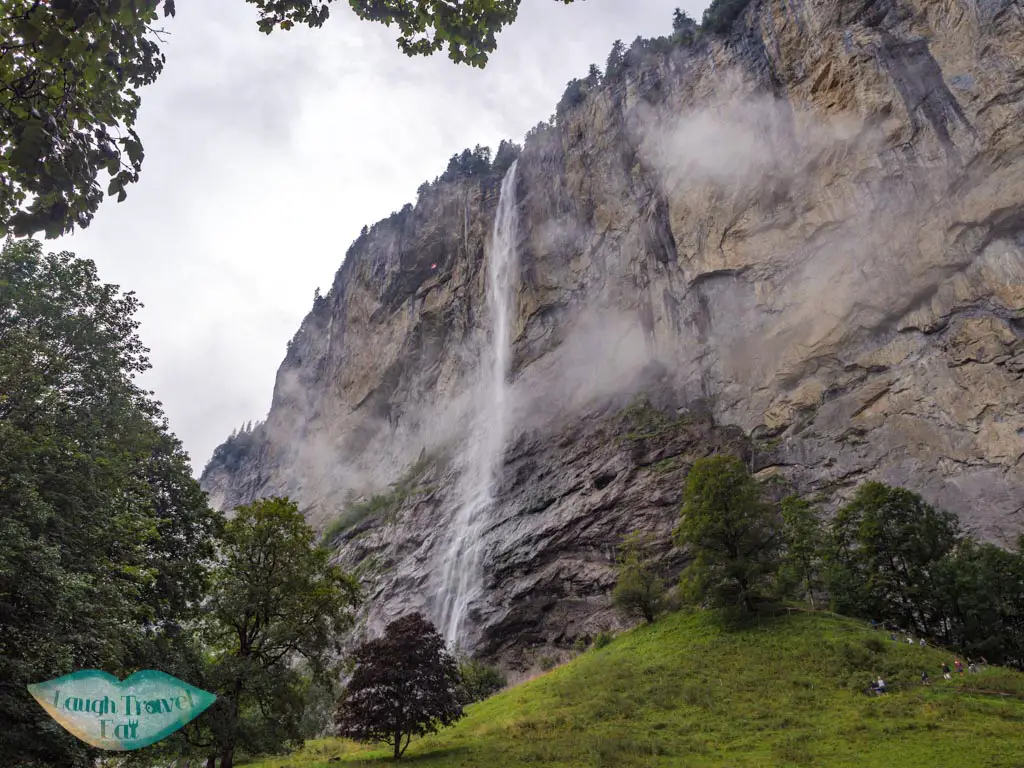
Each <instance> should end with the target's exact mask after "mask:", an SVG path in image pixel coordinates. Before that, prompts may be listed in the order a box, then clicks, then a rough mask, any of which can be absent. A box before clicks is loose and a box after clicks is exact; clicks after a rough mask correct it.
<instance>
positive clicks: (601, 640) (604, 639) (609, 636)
mask: <svg viewBox="0 0 1024 768" xmlns="http://www.w3.org/2000/svg"><path fill="white" fill-rule="evenodd" d="M614 639H615V634H614V633H612V632H609V631H608V630H607V629H602V630H601V631H600V632H598V633H597V637H595V638H594V648H596V649H597V650H600V649H601V648H604V647H605V646H606V645H608V644H610V643H611V641H612V640H614Z"/></svg>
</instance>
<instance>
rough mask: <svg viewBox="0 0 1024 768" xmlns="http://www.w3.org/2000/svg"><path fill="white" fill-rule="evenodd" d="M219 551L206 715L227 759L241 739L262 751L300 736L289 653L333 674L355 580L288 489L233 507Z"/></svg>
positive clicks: (226, 763)
mask: <svg viewBox="0 0 1024 768" xmlns="http://www.w3.org/2000/svg"><path fill="white" fill-rule="evenodd" d="M220 558H221V559H220V562H219V564H218V567H217V569H216V571H215V573H214V577H213V584H212V588H211V593H210V599H209V602H208V604H207V605H206V606H205V611H206V615H207V617H208V621H207V627H206V630H207V631H206V635H207V638H208V647H209V649H210V650H211V652H212V659H213V663H212V668H211V669H210V671H209V672H208V676H209V679H210V680H211V681H213V683H214V684H215V686H216V691H217V693H218V695H219V698H218V701H217V702H216V703H215V704H214V706H213V707H211V708H210V710H209V713H210V718H209V723H210V728H211V729H212V731H213V745H212V748H214V749H215V750H216V752H217V753H218V754H219V755H220V768H231V766H232V765H233V764H234V756H235V750H236V749H237V747H238V746H239V745H243V744H244V745H245V747H246V749H247V751H250V752H253V753H260V752H268V751H272V750H275V749H279V748H281V747H283V746H287V745H289V744H291V743H297V742H298V741H300V740H301V738H302V715H303V702H302V698H301V696H300V693H301V691H302V690H303V688H304V687H305V686H306V685H307V683H306V681H304V679H303V676H302V674H301V670H300V669H299V668H298V667H297V666H296V664H295V662H296V661H299V660H302V661H304V662H305V664H306V666H307V667H308V669H309V670H310V672H311V674H312V675H313V679H314V680H318V679H326V678H327V677H328V676H329V674H330V672H331V668H330V663H331V658H332V653H337V652H338V651H340V642H341V635H342V632H343V631H344V630H345V629H346V628H348V627H349V626H350V624H351V621H352V608H353V607H354V606H355V605H356V604H357V602H358V599H359V597H358V596H359V590H358V585H357V583H356V582H355V580H354V579H353V578H352V577H350V576H348V575H346V574H344V573H343V572H342V571H341V570H340V569H339V568H338V567H337V566H333V565H331V564H330V562H329V559H330V553H329V552H328V551H327V550H326V549H325V548H323V547H320V546H317V544H316V534H315V532H314V531H313V529H312V528H311V527H310V526H309V525H308V524H307V523H306V521H305V518H304V517H303V516H302V513H301V512H299V510H298V507H297V506H296V505H295V503H294V502H291V501H289V500H288V499H285V498H271V499H262V500H260V501H257V502H254V503H252V504H249V505H246V506H242V507H238V508H237V509H236V510H235V515H234V517H233V518H232V519H231V520H230V521H228V522H227V523H226V524H225V526H224V533H223V536H222V539H221V544H220Z"/></svg>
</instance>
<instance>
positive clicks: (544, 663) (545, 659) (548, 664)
mask: <svg viewBox="0 0 1024 768" xmlns="http://www.w3.org/2000/svg"><path fill="white" fill-rule="evenodd" d="M556 663H557V662H556V661H555V658H554V657H553V656H541V657H540V668H541V669H542V670H544V671H545V672H550V671H551V670H552V669H554V668H555V664H556Z"/></svg>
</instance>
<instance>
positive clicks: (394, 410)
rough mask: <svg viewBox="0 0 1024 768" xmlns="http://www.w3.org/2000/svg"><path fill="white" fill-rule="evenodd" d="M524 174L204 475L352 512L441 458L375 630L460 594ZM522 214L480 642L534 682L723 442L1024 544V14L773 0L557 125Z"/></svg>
mask: <svg viewBox="0 0 1024 768" xmlns="http://www.w3.org/2000/svg"><path fill="white" fill-rule="evenodd" d="M499 185H500V175H498V174H495V175H492V176H489V177H486V178H484V179H482V180H481V179H466V180H463V181H459V182H450V183H444V184H441V185H440V186H438V187H435V188H432V189H430V190H428V191H427V192H425V193H424V194H423V195H422V196H421V199H420V200H419V202H418V203H417V205H416V206H415V208H408V207H407V209H405V210H404V211H403V212H401V213H399V214H396V215H394V216H393V217H392V218H391V219H389V220H387V221H384V222H381V223H379V224H378V225H376V226H375V227H373V228H372V229H371V230H370V232H369V233H368V234H366V235H365V236H363V237H361V238H360V239H359V240H357V241H356V243H354V244H353V246H352V248H351V249H350V251H349V253H348V255H347V257H346V259H345V261H344V263H343V265H342V267H341V269H340V270H339V272H338V275H337V278H336V280H335V283H334V286H333V287H332V289H331V291H330V292H329V294H328V295H327V296H326V297H325V298H324V299H322V300H320V301H318V302H317V304H316V306H315V307H314V308H313V311H312V312H311V313H310V314H309V315H308V316H307V318H306V320H305V321H304V322H303V325H302V328H301V329H300V331H299V333H298V334H297V336H296V338H295V340H294V341H293V343H292V345H291V346H290V349H289V351H288V354H287V356H286V357H285V360H284V363H283V364H282V366H281V369H280V371H279V373H278V379H277V385H276V389H275V394H274V400H273V406H272V408H271V411H270V414H269V417H268V420H267V421H266V422H265V423H264V424H262V425H260V426H259V427H258V428H257V429H256V430H255V431H254V432H253V433H251V434H250V435H247V436H245V440H244V441H242V442H241V443H237V444H235V445H229V446H225V447H224V448H223V449H222V450H221V451H220V452H219V455H218V456H217V457H215V460H214V461H213V462H211V464H210V466H209V467H208V468H207V470H206V472H205V473H204V475H203V479H202V482H203V486H204V488H206V489H207V490H208V491H210V493H211V498H212V499H213V500H214V501H215V502H216V503H218V504H220V505H221V506H224V507H231V506H233V505H235V504H238V503H242V502H247V501H250V500H252V499H253V498H257V497H260V496H265V495H270V494H274V493H287V494H289V495H291V496H293V497H294V498H296V499H298V500H299V501H300V504H301V505H302V506H303V508H304V509H306V510H308V513H309V515H310V517H311V519H313V520H315V521H317V522H325V521H327V520H330V519H331V518H333V517H335V516H337V515H339V514H341V513H342V512H343V510H345V509H346V508H347V509H349V510H351V509H353V507H352V506H351V502H352V500H353V499H354V498H356V497H358V496H360V495H370V494H372V493H374V492H375V489H378V490H379V489H380V488H383V487H384V486H386V484H387V483H389V482H393V481H395V480H396V479H398V478H400V477H402V476H403V474H407V468H408V467H409V465H411V464H412V463H413V462H414V461H416V459H417V458H422V459H423V461H420V462H419V463H418V464H417V465H416V467H415V469H414V471H413V472H412V473H411V474H407V476H406V477H405V478H404V479H403V480H402V481H401V482H400V483H399V485H398V486H397V488H398V490H397V491H395V492H392V494H391V496H390V497H388V498H387V499H385V500H383V501H382V502H381V504H378V505H377V509H376V511H375V512H374V514H370V515H368V516H366V517H364V518H363V519H361V520H359V521H358V523H357V524H355V525H354V526H353V527H350V528H349V529H348V531H347V532H346V533H345V534H343V536H342V544H341V546H340V550H339V552H340V554H339V557H340V558H341V559H342V560H343V561H344V562H346V563H347V564H349V565H351V566H353V567H356V566H358V567H359V568H360V569H361V573H362V574H363V575H364V578H365V580H366V583H367V585H368V589H369V593H370V595H371V597H372V598H373V602H372V607H371V608H370V609H369V612H368V615H367V620H368V625H369V626H370V627H371V628H376V627H378V626H380V624H381V622H382V621H384V620H385V619H386V618H387V617H389V616H391V615H393V614H394V613H395V612H397V611H401V610H404V609H406V608H410V607H420V608H425V609H427V610H428V611H429V610H432V609H433V603H432V600H433V599H434V595H435V593H436V589H437V575H436V574H437V571H438V558H439V556H440V555H439V553H440V552H441V551H443V545H444V542H445V540H446V539H445V537H446V524H447V522H448V521H449V520H450V519H451V517H452V515H453V514H454V511H455V507H456V506H457V504H458V499H457V498H455V497H454V491H453V490H452V489H453V488H454V487H455V483H454V479H455V478H456V477H457V475H458V473H459V471H460V468H461V467H462V466H463V463H464V462H463V460H464V458H465V457H464V455H463V454H464V453H465V450H464V449H463V446H464V442H463V440H464V438H463V435H464V434H465V427H466V424H467V420H468V419H470V418H472V416H473V414H475V413H479V411H480V407H481V404H480V403H479V401H478V400H477V398H476V396H475V395H474V392H475V390H474V386H473V385H474V382H475V380H476V378H477V377H478V374H479V365H478V362H479V355H480V351H481V349H482V347H483V345H484V344H485V343H486V340H487V329H488V327H489V325H488V317H487V307H486V302H485V273H486V263H487V259H488V258H489V253H488V249H489V234H490V231H491V228H492V225H493V219H494V211H495V207H496V205H497V196H498V190H499ZM516 199H517V202H518V211H519V217H520V230H519V231H520V242H519V249H518V250H519V255H520V260H521V276H520V277H521V280H520V287H519V291H518V294H517V300H516V307H517V312H516V322H515V328H514V335H515V342H514V353H515V356H514V366H513V368H514V395H515V397H514V406H515V407H514V413H515V418H514V419H513V422H514V424H515V428H514V430H513V434H512V436H511V439H510V442H509V445H508V446H507V451H506V454H505V466H504V472H503V476H502V480H501V482H500V483H499V499H498V504H497V508H496V509H495V511H494V514H493V516H492V519H491V521H490V524H489V526H488V528H487V530H486V531H485V534H484V558H483V573H484V577H483V578H484V585H485V593H484V595H483V597H482V599H480V600H478V601H477V602H476V604H475V605H474V610H473V612H472V613H471V619H472V621H471V625H472V626H471V629H470V631H469V633H468V634H467V637H466V639H465V644H466V645H468V646H470V647H473V648H477V649H479V650H480V651H482V652H484V653H486V654H489V655H494V656H501V657H503V658H505V659H507V660H510V661H514V660H516V659H518V660H519V661H520V662H521V663H522V665H524V666H529V665H530V663H531V658H532V657H531V651H530V650H529V649H530V647H531V646H533V645H539V646H545V647H547V648H549V649H550V648H551V647H558V646H562V647H565V646H567V645H568V644H570V643H571V642H572V640H573V639H574V638H575V637H577V636H579V635H581V634H586V633H592V632H593V631H595V630H596V629H597V628H599V627H601V626H604V625H608V624H610V623H612V622H613V621H614V619H613V617H612V615H611V613H610V611H609V610H608V600H607V590H608V588H609V586H610V582H611V562H612V561H611V551H612V548H613V547H614V545H615V543H616V542H617V541H618V537H619V536H620V535H621V534H623V533H625V532H627V531H629V530H632V529H634V528H645V529H648V530H652V531H657V532H661V533H666V532H667V531H668V530H669V529H670V528H671V526H672V524H673V522H674V520H675V518H676V516H677V514H678V505H679V502H680V488H681V484H682V480H683V477H684V475H685V470H686V467H687V466H688V464H689V463H690V462H691V461H692V459H693V458H694V457H695V456H697V455H701V454H704V453H708V452H710V451H712V450H715V449H726V450H733V451H736V452H738V453H740V454H741V455H743V456H745V457H746V458H748V459H749V461H750V462H751V464H752V465H753V466H754V468H755V469H756V470H758V471H760V472H763V473H765V474H768V475H775V476H777V477H778V479H779V481H780V482H781V483H783V484H787V485H789V486H790V487H793V486H795V487H796V488H798V489H799V490H801V491H803V492H815V491H820V492H823V493H825V494H826V495H827V496H828V497H829V498H831V499H834V500H837V501H838V500H840V499H841V498H842V497H843V495H844V494H846V493H848V492H849V491H850V490H851V489H852V488H853V487H855V486H856V485H857V484H858V483H860V482H861V481H863V480H866V479H879V480H883V481H886V482H890V483H894V484H899V485H904V486H906V487H909V488H912V489H915V490H918V491H919V492H921V493H922V494H923V495H924V496H925V497H926V498H927V499H928V500H929V501H931V502H933V503H935V504H938V505H942V506H944V507H946V508H949V509H952V510H955V511H956V512H958V513H959V514H960V515H961V516H962V518H963V519H964V521H965V522H966V523H967V524H968V525H970V526H973V527H974V528H976V530H978V531H979V532H980V533H981V534H982V535H986V536H998V535H1000V534H1001V533H1012V532H1016V531H1020V530H1021V529H1022V528H1024V466H1022V458H1024V402H1022V401H1024V10H1022V6H1021V5H1020V4H1019V3H1018V2H1015V1H1014V0H867V1H866V2H860V3H848V2H841V1H840V0H764V1H763V2H754V3H752V4H751V6H750V7H748V9H747V10H746V11H745V13H744V15H743V16H742V18H741V19H740V21H739V22H738V23H737V25H736V27H735V28H734V30H733V32H732V34H731V35H730V36H729V37H728V38H721V39H719V38H716V39H711V40H704V41H701V42H698V43H697V44H696V45H694V46H691V47H689V48H685V49H682V48H677V49H675V50H673V51H671V52H668V53H661V54H653V55H650V56H647V57H645V58H644V59H643V60H642V61H634V62H633V64H632V66H631V67H630V68H629V69H628V70H627V72H626V73H625V75H624V76H623V77H621V78H618V79H616V81H615V82H612V83H607V84H605V85H604V86H603V87H602V88H600V89H599V90H597V92H596V93H591V94H590V95H589V96H588V98H587V99H586V101H585V102H584V103H583V104H582V105H580V106H578V107H576V108H575V109H574V110H573V111H572V112H571V113H569V114H568V115H567V116H566V117H564V118H562V119H561V120H560V121H559V125H558V127H557V128H550V129H543V130H540V131H538V132H536V133H534V134H533V135H532V136H531V137H530V138H529V139H528V141H527V142H526V145H525V147H524V150H523V153H522V156H521V158H520V161H519V166H518V172H517V185H516ZM638 393H641V394H644V393H645V394H646V395H648V397H649V405H647V406H643V407H640V406H639V405H638V404H637V403H638V402H640V401H638V400H637V399H636V396H637V394H638ZM630 403H632V405H630ZM638 420H639V421H638ZM229 449H230V450H229ZM440 456H446V457H447V458H446V459H445V460H441V459H440V458H438V457H440ZM385 501H386V503H384V502H385ZM346 504H349V506H348V507H346ZM355 509H362V510H364V511H365V510H366V507H365V506H364V507H356V508H355ZM382 510H383V511H382ZM663 552H664V561H663V562H664V567H665V571H666V574H667V575H670V574H672V573H674V572H676V571H677V570H678V567H679V565H680V553H679V552H677V551H675V550H673V549H671V548H670V547H669V545H668V544H667V543H666V544H665V546H664V547H663ZM545 652H550V651H545Z"/></svg>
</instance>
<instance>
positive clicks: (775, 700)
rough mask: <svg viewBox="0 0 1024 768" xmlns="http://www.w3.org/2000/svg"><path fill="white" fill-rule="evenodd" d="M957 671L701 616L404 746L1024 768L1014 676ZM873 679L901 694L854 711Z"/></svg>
mask: <svg viewBox="0 0 1024 768" xmlns="http://www.w3.org/2000/svg"><path fill="white" fill-rule="evenodd" d="M952 661H953V657H952V656H951V655H950V654H949V653H948V652H945V651H942V650H938V649H932V648H918V647H916V646H914V647H910V646H908V645H907V644H906V643H905V642H900V643H894V642H893V641H891V640H890V639H889V638H888V635H887V634H883V633H882V632H873V631H871V630H870V629H868V628H866V627H865V626H864V624H863V623H862V622H856V621H852V620H846V619H840V618H836V617H833V616H827V615H822V614H803V613H797V614H793V615H790V616H785V617H780V618H777V619H771V620H761V621H760V623H759V624H755V625H753V626H750V627H748V628H745V629H740V630H731V631H729V630H724V629H722V628H721V627H719V626H718V625H717V623H716V622H715V618H714V616H711V615H708V614H701V615H687V614H682V613H680V614H674V615H670V616H667V617H665V618H664V619H662V620H660V621H659V622H658V623H657V624H655V625H653V626H649V627H643V628H640V629H637V630H635V631H633V632H630V633H628V634H626V635H623V636H622V637H620V638H619V639H617V640H616V641H615V642H613V643H612V644H611V645H609V646H607V647H605V648H602V649H601V650H591V651H588V652H586V653H585V654H583V655H582V656H580V657H579V658H577V659H575V660H574V661H572V662H571V663H569V664H566V665H564V666H562V667H559V668H558V669H555V670H553V671H551V672H549V673H547V674H545V675H544V676H542V677H540V678H537V679H535V680H532V681H530V682H528V683H525V684H523V685H520V686H518V687H516V688H513V689H511V690H508V691H505V692H503V693H501V694H499V695H497V696H494V697H492V698H491V699H488V700H487V701H484V702H481V703H479V704H476V705H473V706H472V707H470V708H469V709H468V715H467V716H466V718H465V719H464V720H463V721H461V722H460V723H459V724H458V725H457V726H455V727H453V728H450V729H447V730H446V731H443V732H442V733H440V734H437V735H435V736H433V737H430V738H427V739H423V740H418V741H414V742H413V743H412V745H411V746H410V747H409V751H408V752H407V753H406V757H405V758H403V761H402V762H409V763H413V764H415V765H416V766H424V767H427V766H436V768H454V767H455V766H465V767H466V768H469V767H470V766H473V767H479V766H484V767H485V768H504V767H505V766H528V765H537V766H547V767H550V768H556V767H560V766H616V767H619V766H644V767H645V768H647V767H653V766H731V767H733V768H739V767H740V766H744V767H746V766H750V767H753V766H765V767H766V768H767V767H769V766H770V767H771V768H775V767H776V766H805V765H806V766H825V767H829V768H831V767H833V766H834V767H836V768H838V767H839V766H851V768H852V767H853V766H856V768H869V766H879V767H880V768H881V767H883V766H884V768H891V766H900V767H901V768H913V767H914V766H921V767H922V768H935V767H936V766H941V767H942V768H957V767H958V766H982V765H984V766H987V768H998V767H999V766H1007V767H1009V766H1021V765H1022V764H1024V675H1021V674H1018V673H1014V672H1010V671H1007V670H1002V669H989V670H984V671H982V672H980V673H978V674H975V675H970V674H965V675H964V676H963V677H962V678H957V679H954V680H953V681H951V682H945V681H943V680H942V679H941V677H942V676H941V672H940V668H941V665H942V663H943V662H948V663H949V664H950V666H952ZM922 670H927V671H928V674H929V675H930V676H931V677H932V680H933V684H932V685H931V686H930V687H927V688H926V687H923V686H920V685H919V681H920V676H921V671H922ZM878 675H882V676H883V677H884V678H885V679H886V681H887V682H888V683H890V685H892V684H893V683H897V684H898V683H905V684H906V687H900V688H897V689H896V690H894V691H893V692H891V693H889V694H887V695H885V696H883V697H872V696H868V695H865V694H864V693H863V690H864V689H866V688H867V685H868V683H869V682H870V680H872V679H874V678H877V676H878ZM971 689H977V690H971ZM978 690H986V691H1003V692H1007V693H1012V694H1014V695H1015V696H1016V697H1017V698H1011V697H999V696H994V695H985V694H981V693H978V692H977V691H978ZM387 754H388V753H387V750H386V749H383V750H382V749H367V748H365V747H359V746H356V745H352V744H348V743H346V742H343V741H340V740H331V739H328V740H324V741H318V742H312V743H310V744H309V745H307V747H306V749H304V750H303V751H301V752H298V753H295V754H293V755H290V756H288V757H282V758H274V759H269V760H263V761H256V762H253V763H251V765H253V766H259V768H285V767H286V766H289V767H292V768H330V766H338V765H341V766H345V765H377V766H379V765H381V764H382V763H383V762H384V759H385V758H386V756H387ZM339 756H341V762H340V763H339V762H338V757H339ZM332 757H333V758H334V760H333V761H331V762H328V760H329V759H330V758H332Z"/></svg>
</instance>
